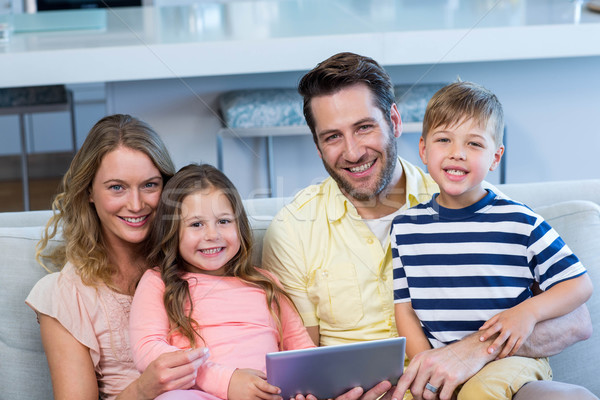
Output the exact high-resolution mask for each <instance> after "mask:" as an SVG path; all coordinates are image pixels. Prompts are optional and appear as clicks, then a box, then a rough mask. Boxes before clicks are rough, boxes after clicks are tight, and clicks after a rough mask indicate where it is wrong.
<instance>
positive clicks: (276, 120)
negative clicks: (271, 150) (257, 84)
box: [219, 83, 445, 128]
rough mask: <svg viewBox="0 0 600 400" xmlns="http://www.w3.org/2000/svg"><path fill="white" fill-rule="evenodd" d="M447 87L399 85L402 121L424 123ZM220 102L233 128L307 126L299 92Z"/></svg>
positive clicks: (249, 93) (246, 93) (239, 93)
mask: <svg viewBox="0 0 600 400" xmlns="http://www.w3.org/2000/svg"><path fill="white" fill-rule="evenodd" d="M443 86H445V84H444V83H432V84H418V85H397V86H395V87H394V91H395V93H396V104H397V105H398V109H399V110H400V115H401V116H402V121H404V122H420V121H422V120H423V116H424V115H425V108H426V107H427V102H428V101H429V99H430V98H431V96H433V94H434V93H435V92H437V91H438V90H439V89H440V88H442V87H443ZM219 103H220V107H221V113H222V115H223V119H224V121H225V125H226V126H228V127H229V128H262V127H273V126H299V125H306V121H305V120H304V114H303V113H302V106H303V102H302V97H301V96H300V95H299V94H298V92H297V91H296V89H248V90H234V91H231V92H226V93H224V94H223V95H221V97H220V99H219Z"/></svg>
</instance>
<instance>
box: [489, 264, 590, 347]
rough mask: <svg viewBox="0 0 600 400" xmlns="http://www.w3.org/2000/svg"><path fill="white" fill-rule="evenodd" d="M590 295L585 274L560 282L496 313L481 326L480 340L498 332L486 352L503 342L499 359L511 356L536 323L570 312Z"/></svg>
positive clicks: (588, 281) (587, 277)
mask: <svg viewBox="0 0 600 400" xmlns="http://www.w3.org/2000/svg"><path fill="white" fill-rule="evenodd" d="M591 294H592V282H591V280H590V278H589V276H588V275H587V274H582V275H579V276H577V277H575V278H572V279H568V280H566V281H562V282H559V283H557V284H555V285H554V286H552V287H551V288H550V289H548V290H547V291H545V292H543V293H541V294H539V295H537V296H534V297H532V298H530V299H527V300H525V301H524V302H522V303H521V304H519V305H517V306H515V307H513V308H511V309H509V310H506V311H503V312H501V313H499V314H496V315H495V316H494V317H492V318H491V319H490V320H488V321H487V322H486V323H485V324H484V325H483V326H482V327H481V329H482V330H484V332H482V335H481V340H482V341H485V340H487V339H488V338H490V337H491V336H492V335H494V334H496V333H499V335H498V337H497V338H496V339H495V340H494V342H493V343H492V345H491V346H490V347H489V348H488V352H489V353H490V354H491V353H493V352H494V350H495V349H499V348H500V347H501V346H502V345H504V347H503V349H502V351H501V352H500V354H499V355H498V358H503V357H506V356H510V355H514V354H515V353H516V351H517V350H518V349H519V348H520V347H521V344H522V343H523V341H524V340H525V339H527V338H528V337H529V335H530V334H531V332H532V331H533V327H534V326H535V324H536V323H538V322H541V321H546V320H548V319H552V318H557V317H560V316H562V315H565V314H568V313H570V312H571V311H573V310H574V309H576V308H577V307H579V306H580V305H582V304H583V303H585V301H586V300H587V299H589V297H590V296H591Z"/></svg>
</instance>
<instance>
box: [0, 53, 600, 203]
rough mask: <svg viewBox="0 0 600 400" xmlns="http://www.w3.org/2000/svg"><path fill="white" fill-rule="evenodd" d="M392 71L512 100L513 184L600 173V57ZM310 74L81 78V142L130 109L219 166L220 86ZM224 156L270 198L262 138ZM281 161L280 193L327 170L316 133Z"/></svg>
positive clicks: (59, 130) (246, 187)
mask: <svg viewBox="0 0 600 400" xmlns="http://www.w3.org/2000/svg"><path fill="white" fill-rule="evenodd" d="M387 70H388V72H389V73H390V75H391V77H392V79H393V81H394V82H395V83H411V82H417V81H421V82H439V81H452V80H454V79H456V77H457V76H460V78H461V79H463V80H472V81H475V82H478V83H480V84H483V85H484V86H486V87H488V88H489V89H491V90H492V91H494V92H495V93H496V94H497V95H498V97H499V98H500V101H502V103H503V105H504V109H505V115H506V123H507V128H508V134H507V153H506V157H507V159H506V160H507V182H535V181H550V180H565V179H585V178H598V177H600V174H599V173H598V171H597V166H596V165H597V162H596V159H597V154H598V150H597V149H598V148H600V128H599V123H598V116H597V115H598V112H599V111H600V77H599V76H598V74H599V73H600V57H591V58H573V59H552V60H535V61H510V62H493V63H468V64H439V65H436V66H431V65H417V66H403V67H388V68H387ZM304 73H305V71H297V72H287V73H277V74H257V75H240V76H217V77H204V78H193V79H184V80H179V79H168V80H156V81H135V82H116V83H108V84H106V85H103V84H100V85H75V86H74V87H73V89H74V91H75V97H76V100H77V102H78V105H77V124H78V126H77V129H78V143H79V145H80V144H81V143H82V141H83V139H84V138H85V135H86V133H87V131H88V130H89V128H90V127H91V126H92V125H93V123H94V122H95V121H97V120H98V119H99V118H100V117H102V116H103V115H104V113H115V112H120V113H130V114H132V115H135V116H137V117H139V118H141V119H143V120H145V121H147V122H148V123H150V124H151V125H152V126H153V127H154V128H155V129H156V130H157V131H158V132H159V133H160V134H161V136H162V137H163V139H164V140H165V142H166V143H167V146H168V147H169V149H170V151H171V154H172V156H173V159H174V161H175V163H176V166H177V167H182V166H184V165H186V164H187V163H190V162H208V163H213V164H215V163H216V140H215V133H216V131H217V129H218V128H219V127H220V121H219V118H218V106H217V98H218V95H219V93H221V92H222V91H225V90H231V89H239V88H262V87H295V86H296V85H297V82H298V80H299V79H300V77H301V76H302V75H303V74H304ZM105 88H106V91H105ZM104 99H106V107H105V105H104V103H103V102H104ZM38 120H39V121H38ZM36 121H37V122H36ZM67 121H68V118H67V117H66V115H62V116H61V115H60V114H59V115H58V116H51V115H48V116H38V117H36V119H34V132H33V135H32V136H31V138H30V139H31V140H30V151H47V150H57V151H60V150H61V149H63V150H68V147H69V146H70V142H69V136H68V135H69V132H68V130H67V129H66V128H68V125H66V123H67ZM61 124H63V125H62V127H61ZM0 141H1V142H2V146H1V147H2V148H1V149H0V152H1V153H2V154H10V153H16V152H18V135H17V133H16V120H15V117H1V118H0ZM417 144H418V135H415V134H405V135H403V136H402V137H401V138H400V139H399V141H398V147H399V151H400V153H401V155H402V156H403V157H406V158H408V159H409V160H411V161H413V162H416V163H419V160H418V156H417ZM224 158H225V172H226V173H227V174H228V175H229V176H230V177H231V179H232V180H233V182H234V183H235V184H236V185H237V186H238V189H239V190H240V193H241V194H242V196H244V197H252V196H261V195H264V193H265V192H266V161H265V151H264V143H263V142H262V140H260V139H250V140H248V141H246V142H242V141H240V140H235V139H226V140H225V157H224ZM275 165H276V169H275V171H276V175H277V187H276V188H275V190H276V194H278V195H284V196H288V195H292V194H293V193H295V192H296V191H298V190H299V189H301V188H302V187H304V186H306V185H308V184H311V183H314V182H318V181H320V180H322V179H323V178H324V177H325V176H327V175H326V172H325V170H324V169H323V167H322V164H321V161H320V159H319V157H318V156H317V152H316V151H315V147H314V143H313V141H312V138H311V137H310V136H302V137H289V138H275ZM498 179H499V177H498V173H493V174H492V175H491V176H490V178H489V180H490V181H491V182H493V183H497V182H498Z"/></svg>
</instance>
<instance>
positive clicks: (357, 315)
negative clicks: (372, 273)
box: [308, 263, 364, 329]
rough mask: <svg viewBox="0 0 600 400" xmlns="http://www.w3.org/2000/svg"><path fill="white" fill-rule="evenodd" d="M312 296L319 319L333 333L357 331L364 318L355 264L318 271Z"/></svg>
mask: <svg viewBox="0 0 600 400" xmlns="http://www.w3.org/2000/svg"><path fill="white" fill-rule="evenodd" d="M308 292H309V298H310V300H311V301H312V302H313V303H314V304H316V306H317V316H318V317H319V319H320V320H322V321H323V322H326V323H327V324H328V325H330V327H331V328H333V329H338V328H339V329H348V328H353V327H356V325H357V324H358V322H359V321H360V320H361V319H362V318H363V314H364V313H363V302H362V296H361V291H360V285H359V282H358V277H357V274H356V267H355V265H354V264H352V263H332V264H329V265H327V266H326V267H322V268H319V269H317V270H316V271H315V273H314V275H313V279H312V282H311V283H310V284H309V289H308Z"/></svg>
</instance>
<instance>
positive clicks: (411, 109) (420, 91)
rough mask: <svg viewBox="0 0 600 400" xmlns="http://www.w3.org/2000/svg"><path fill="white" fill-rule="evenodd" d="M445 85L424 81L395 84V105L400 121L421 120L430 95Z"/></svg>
mask: <svg viewBox="0 0 600 400" xmlns="http://www.w3.org/2000/svg"><path fill="white" fill-rule="evenodd" d="M444 86H446V83H426V84H414V85H396V86H394V92H395V94H396V105H397V106H398V110H399V111H400V116H401V117H402V122H422V121H423V117H425V109H426V108H427V103H428V102H429V100H430V99H431V97H432V96H433V95H434V94H435V92H437V91H438V90H440V89H441V88H442V87H444Z"/></svg>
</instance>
